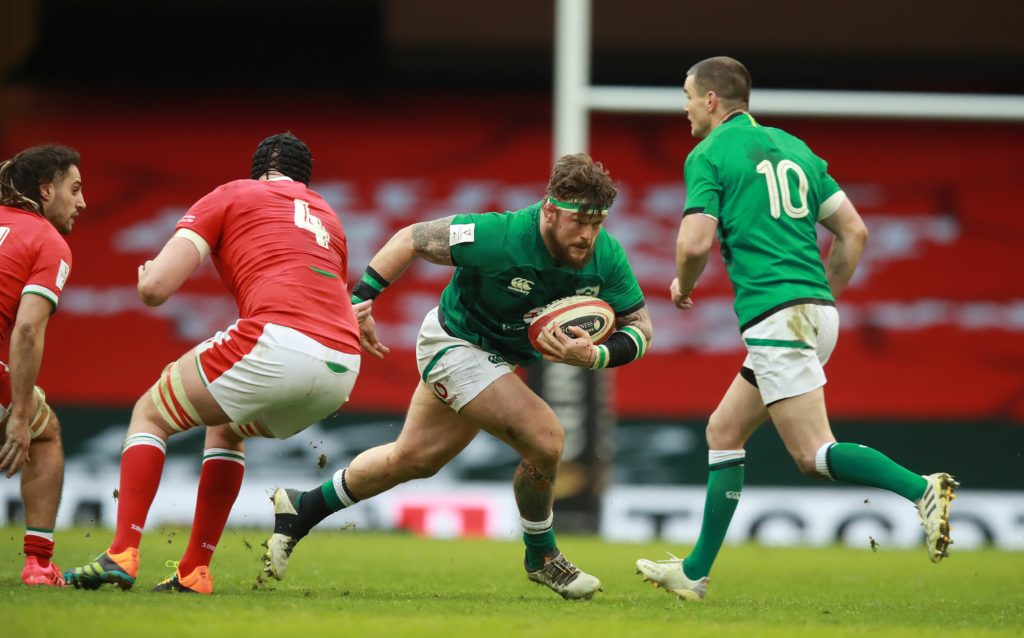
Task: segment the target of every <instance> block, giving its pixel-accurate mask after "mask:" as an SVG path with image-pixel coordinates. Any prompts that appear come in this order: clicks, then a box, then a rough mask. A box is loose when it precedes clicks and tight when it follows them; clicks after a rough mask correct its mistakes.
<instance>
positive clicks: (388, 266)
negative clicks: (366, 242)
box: [369, 226, 417, 283]
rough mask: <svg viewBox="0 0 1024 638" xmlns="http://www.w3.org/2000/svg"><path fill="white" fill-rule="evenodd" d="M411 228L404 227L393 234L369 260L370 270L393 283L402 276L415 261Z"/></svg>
mask: <svg viewBox="0 0 1024 638" xmlns="http://www.w3.org/2000/svg"><path fill="white" fill-rule="evenodd" d="M412 228H413V227H412V226H406V227H405V228H403V229H402V230H400V231H398V232H397V233H395V234H394V235H393V236H392V237H391V239H389V240H388V243H386V244H384V247H383V248H381V249H380V250H379V251H377V254H376V255H374V256H373V259H371V260H370V266H369V267H370V268H373V269H374V270H375V271H377V273H378V274H379V275H380V276H381V277H383V278H384V279H386V280H387V281H388V283H393V282H394V281H395V280H396V279H398V278H399V277H401V276H402V273H404V272H405V271H406V270H407V269H408V268H409V266H410V264H412V262H413V261H414V260H415V259H416V256H417V255H416V248H415V246H413V240H412Z"/></svg>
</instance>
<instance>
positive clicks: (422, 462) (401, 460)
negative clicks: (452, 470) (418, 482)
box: [395, 454, 444, 481]
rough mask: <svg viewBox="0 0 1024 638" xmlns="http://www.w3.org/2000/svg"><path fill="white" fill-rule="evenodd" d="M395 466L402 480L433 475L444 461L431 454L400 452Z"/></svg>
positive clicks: (442, 465) (439, 469)
mask: <svg viewBox="0 0 1024 638" xmlns="http://www.w3.org/2000/svg"><path fill="white" fill-rule="evenodd" d="M395 466H396V467H397V468H398V473H399V475H400V476H401V477H402V480H404V481H412V480H415V479H425V478H430V477H431V476H434V475H435V474H437V473H438V472H439V471H441V468H442V467H444V461H443V460H441V459H437V458H434V457H433V456H431V455H411V454H400V455H399V456H398V457H397V458H396V459H395Z"/></svg>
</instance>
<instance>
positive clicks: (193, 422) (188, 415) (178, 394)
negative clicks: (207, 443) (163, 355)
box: [135, 361, 204, 434]
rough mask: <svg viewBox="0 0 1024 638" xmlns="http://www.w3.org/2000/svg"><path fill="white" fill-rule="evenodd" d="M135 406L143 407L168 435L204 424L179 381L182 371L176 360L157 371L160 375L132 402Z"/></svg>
mask: <svg viewBox="0 0 1024 638" xmlns="http://www.w3.org/2000/svg"><path fill="white" fill-rule="evenodd" d="M135 407H136V409H142V410H145V411H146V412H147V413H148V414H146V416H148V417H149V418H150V419H151V420H153V421H154V422H156V423H157V424H159V425H161V426H162V427H163V429H164V430H165V431H167V432H168V433H169V434H173V433H175V432H184V431H186V430H190V429H192V428H194V427H196V426H199V425H204V424H203V421H202V419H200V418H199V413H198V412H197V411H196V409H195V407H194V406H193V405H192V402H191V401H190V400H189V398H188V395H187V394H186V393H185V386H184V384H183V383H182V381H181V370H180V367H179V364H178V362H177V361H175V362H174V363H171V364H170V365H168V366H167V367H166V368H164V371H163V372H162V373H160V378H159V379H157V382H156V383H154V384H153V387H151V388H150V389H149V392H147V393H146V394H144V395H143V396H142V398H140V399H139V401H138V403H136V404H135Z"/></svg>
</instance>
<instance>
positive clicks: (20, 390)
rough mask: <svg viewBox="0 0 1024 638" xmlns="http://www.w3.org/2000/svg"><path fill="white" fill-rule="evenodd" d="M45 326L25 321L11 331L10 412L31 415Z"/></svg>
mask: <svg viewBox="0 0 1024 638" xmlns="http://www.w3.org/2000/svg"><path fill="white" fill-rule="evenodd" d="M44 332H45V327H44V326H38V325H36V324H33V323H29V322H23V323H18V324H16V325H15V327H14V330H13V331H12V332H11V351H10V355H9V356H10V360H11V363H10V369H11V414H16V415H20V416H22V417H24V418H28V417H31V416H32V414H31V409H32V392H33V390H34V389H35V385H36V379H37V378H38V377H39V368H40V367H41V366H42V362H43V335H44Z"/></svg>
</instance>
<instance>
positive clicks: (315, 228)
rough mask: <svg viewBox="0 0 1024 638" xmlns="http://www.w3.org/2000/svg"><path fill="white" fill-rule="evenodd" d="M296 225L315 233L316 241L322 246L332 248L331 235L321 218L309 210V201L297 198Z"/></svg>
mask: <svg viewBox="0 0 1024 638" xmlns="http://www.w3.org/2000/svg"><path fill="white" fill-rule="evenodd" d="M295 225H296V226H298V227H299V228H302V229H304V230H308V231H309V232H311V233H313V236H314V237H316V243H317V244H319V245H320V246H321V247H322V248H330V246H331V235H330V233H328V232H327V229H326V228H324V224H323V222H321V221H320V218H319V217H317V216H316V215H314V214H313V213H311V212H309V202H307V201H305V200H301V199H297V200H295Z"/></svg>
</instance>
